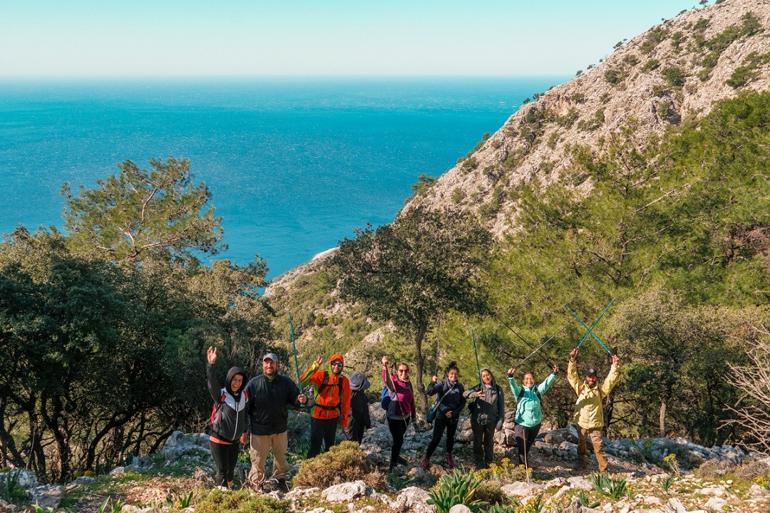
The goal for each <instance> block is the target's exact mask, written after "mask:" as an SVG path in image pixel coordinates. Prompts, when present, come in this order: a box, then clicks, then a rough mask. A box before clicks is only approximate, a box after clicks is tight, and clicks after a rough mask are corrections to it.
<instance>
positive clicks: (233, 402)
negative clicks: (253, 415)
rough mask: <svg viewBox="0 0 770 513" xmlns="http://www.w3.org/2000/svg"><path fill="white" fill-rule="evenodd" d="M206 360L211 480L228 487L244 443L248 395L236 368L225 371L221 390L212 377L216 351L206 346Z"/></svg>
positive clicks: (240, 371)
mask: <svg viewBox="0 0 770 513" xmlns="http://www.w3.org/2000/svg"><path fill="white" fill-rule="evenodd" d="M206 360H207V363H208V365H206V377H207V378H208V388H209V394H211V398H212V399H213V400H214V406H213V407H212V409H211V419H210V421H211V428H210V433H211V434H210V435H209V443H210V445H211V456H212V457H213V458H214V464H215V465H216V467H217V474H216V476H215V477H214V481H215V483H216V485H217V486H218V487H220V488H232V486H233V476H234V474H235V464H236V463H237V462H238V453H239V452H240V448H241V444H242V443H246V422H247V417H246V404H247V403H248V400H249V393H248V392H247V391H246V390H244V384H245V383H246V373H245V372H243V371H242V370H241V369H240V368H238V367H232V368H231V369H230V370H229V371H227V378H226V379H225V386H224V387H223V386H222V384H221V382H220V381H219V380H218V379H217V377H216V375H215V374H214V364H215V363H216V362H217V350H216V348H214V347H209V349H208V351H207V354H206Z"/></svg>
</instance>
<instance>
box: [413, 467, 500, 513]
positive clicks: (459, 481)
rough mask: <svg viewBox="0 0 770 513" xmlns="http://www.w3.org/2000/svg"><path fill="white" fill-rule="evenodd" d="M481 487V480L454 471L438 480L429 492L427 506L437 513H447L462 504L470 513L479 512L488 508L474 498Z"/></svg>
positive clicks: (472, 475)
mask: <svg viewBox="0 0 770 513" xmlns="http://www.w3.org/2000/svg"><path fill="white" fill-rule="evenodd" d="M480 485H481V479H479V478H478V477H476V476H475V475H474V474H473V473H467V474H466V473H464V472H462V471H461V470H455V471H454V472H452V473H451V474H447V475H445V476H443V477H442V478H441V479H439V482H438V483H437V484H436V486H435V487H434V488H433V490H431V492H430V494H429V495H430V498H429V499H428V504H432V505H434V506H436V512H437V513H449V510H450V509H451V508H452V506H455V505H457V504H463V505H465V506H468V507H469V508H470V509H471V511H474V512H480V511H481V510H482V508H485V507H487V506H488V504H487V503H485V502H484V501H481V500H478V499H476V498H475V497H474V495H475V494H476V491H477V490H478V489H479V486H480Z"/></svg>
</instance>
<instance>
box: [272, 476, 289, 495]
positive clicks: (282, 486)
mask: <svg viewBox="0 0 770 513" xmlns="http://www.w3.org/2000/svg"><path fill="white" fill-rule="evenodd" d="M277 481H278V482H277V483H276V485H275V488H276V490H278V491H279V492H282V493H288V492H289V483H287V482H286V480H285V479H278V480H277Z"/></svg>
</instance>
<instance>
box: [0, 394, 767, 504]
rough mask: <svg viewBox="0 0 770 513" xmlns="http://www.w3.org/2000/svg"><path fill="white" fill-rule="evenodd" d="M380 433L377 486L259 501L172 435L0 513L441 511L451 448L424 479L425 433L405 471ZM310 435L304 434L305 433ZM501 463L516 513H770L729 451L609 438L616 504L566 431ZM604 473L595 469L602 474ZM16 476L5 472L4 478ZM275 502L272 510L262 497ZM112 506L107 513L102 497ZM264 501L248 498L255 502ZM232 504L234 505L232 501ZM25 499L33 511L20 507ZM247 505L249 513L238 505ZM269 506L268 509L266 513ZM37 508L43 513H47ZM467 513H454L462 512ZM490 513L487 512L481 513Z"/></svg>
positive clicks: (297, 492) (763, 491)
mask: <svg viewBox="0 0 770 513" xmlns="http://www.w3.org/2000/svg"><path fill="white" fill-rule="evenodd" d="M372 414H373V422H374V426H373V428H372V429H371V430H369V431H368V433H367V435H366V438H365V440H364V443H363V444H362V447H361V448H362V449H363V451H364V452H365V453H366V457H367V458H368V459H369V461H370V462H371V463H372V464H373V466H374V467H376V469H377V470H375V471H374V473H373V475H374V476H375V478H374V479H373V480H372V479H365V480H355V481H345V482H340V483H336V484H333V485H330V486H329V484H330V483H328V482H324V480H325V479H326V478H325V477H323V476H320V475H319V477H318V486H313V487H301V486H296V487H294V488H293V489H292V490H291V491H290V492H289V493H287V494H282V493H280V492H270V493H269V494H260V495H261V496H262V497H258V496H257V494H255V493H254V492H252V491H247V490H244V491H241V492H222V491H218V490H214V489H213V487H212V483H211V478H210V476H211V474H212V473H213V468H212V463H211V459H210V455H209V452H208V440H207V437H206V436H205V435H203V434H188V435H185V434H182V433H174V434H173V435H172V436H171V437H170V438H169V439H168V441H167V442H166V444H165V446H164V448H163V449H162V450H161V451H160V452H159V453H158V454H155V455H150V456H148V457H145V458H141V459H139V458H135V459H134V461H132V462H130V463H129V464H128V465H127V466H125V467H118V468H116V469H113V470H112V472H110V474H108V475H102V476H81V477H78V478H77V479H75V480H74V481H72V482H71V483H69V484H67V485H64V486H62V485H39V484H38V482H37V479H36V478H35V477H34V475H33V474H32V473H30V472H27V471H21V472H20V473H19V474H18V481H17V483H16V484H17V486H18V487H19V488H20V489H23V490H25V492H26V495H27V497H26V499H22V500H17V503H16V504H13V503H9V502H7V501H5V500H3V501H0V513H4V512H9V513H10V512H20V511H34V509H33V508H32V507H31V506H29V504H35V503H37V504H39V505H40V507H41V508H43V509H42V511H78V512H81V511H82V512H97V511H110V512H113V513H116V512H118V511H122V512H124V513H138V512H142V513H155V512H178V511H185V512H201V513H212V512H217V511H222V512H224V511H265V512H267V511H270V512H273V511H275V512H281V511H286V512H288V511H298V512H299V511H301V512H313V513H327V512H342V511H350V512H354V511H370V512H375V511H377V512H382V513H384V512H393V513H397V512H398V513H406V512H416V513H421V512H433V511H435V508H434V506H432V505H430V504H428V498H429V492H430V490H431V489H432V488H434V487H435V486H437V482H438V481H439V480H440V478H441V476H443V475H446V474H448V473H449V472H450V470H449V469H448V468H447V467H446V466H445V453H444V452H443V445H442V446H440V448H439V449H438V450H437V452H436V455H435V456H434V458H433V460H434V464H433V466H432V468H431V469H430V471H428V472H426V471H424V470H422V469H421V468H419V467H418V466H417V462H418V461H419V459H420V457H421V455H422V452H423V451H424V448H425V446H426V445H427V443H428V440H429V439H430V431H429V430H428V429H426V428H427V426H424V425H422V426H417V429H415V427H410V428H409V432H408V434H407V441H406V443H405V446H404V456H405V457H406V459H407V460H408V461H409V465H407V466H399V467H398V468H397V471H396V472H395V473H393V474H391V475H386V474H385V470H386V468H387V460H388V457H389V448H390V435H389V433H388V430H387V426H386V425H385V424H384V418H383V415H382V410H380V409H379V406H378V405H372ZM462 422H463V425H462V426H461V429H460V430H458V436H457V439H458V443H457V445H456V451H455V452H456V455H457V456H458V458H457V459H458V460H459V462H460V465H461V469H462V470H463V471H465V472H472V471H473V467H472V461H473V457H472V456H473V455H472V450H471V446H470V443H469V442H470V435H471V433H470V427H469V423H468V421H467V419H463V421H462ZM306 423H307V418H306V416H304V415H294V416H293V417H292V428H291V429H292V434H293V436H292V438H293V439H294V440H295V441H297V442H298V443H294V444H292V445H293V451H290V460H291V461H292V463H293V464H295V465H299V464H301V462H302V455H301V453H302V452H304V450H305V448H306V443H305V440H304V436H306V433H307V431H306V427H305V426H306ZM303 433H305V435H304V436H303ZM497 440H498V444H497V451H498V452H499V457H500V462H499V463H498V464H497V465H495V467H494V468H493V469H491V470H488V471H486V472H484V473H481V474H478V475H479V477H480V478H481V479H482V480H483V481H484V482H485V486H491V487H493V488H494V489H497V490H499V492H498V493H500V495H501V496H504V497H506V500H508V501H511V504H513V505H514V506H516V508H515V509H513V510H510V511H518V512H522V513H524V512H526V513H541V512H542V513H545V512H554V513H555V512H564V513H567V512H571V513H579V512H584V513H591V512H594V511H601V512H604V513H612V512H616V513H631V512H645V513H685V512H696V511H704V512H716V511H731V512H746V513H749V512H751V513H766V512H768V511H770V458H768V457H766V456H762V455H757V454H753V455H750V454H746V453H744V452H743V451H741V450H740V449H737V448H734V447H729V446H724V447H711V448H706V447H702V446H699V445H695V444H692V443H689V442H687V441H686V440H675V439H665V438H656V439H644V440H635V439H614V440H606V447H607V453H608V455H609V461H610V469H609V472H610V475H611V476H612V478H613V479H614V480H615V481H616V482H620V481H621V480H622V481H625V483H624V486H621V488H623V489H622V490H621V492H622V493H616V494H615V497H616V498H613V497H612V494H610V493H608V491H607V490H604V491H601V490H599V489H598V488H597V486H596V485H595V483H594V476H593V475H592V473H593V472H595V470H591V469H590V468H589V470H587V471H582V472H578V471H576V470H574V466H575V460H576V456H577V450H576V441H577V439H576V433H575V432H574V430H572V429H558V430H552V431H548V432H545V433H542V434H541V435H540V437H539V438H538V441H537V442H536V444H535V449H534V450H533V453H532V457H531V462H530V463H531V467H532V471H531V474H530V477H529V479H526V474H525V472H524V469H523V468H522V467H516V466H515V465H512V464H510V462H509V460H507V459H505V458H506V456H507V455H509V454H511V453H510V449H511V448H510V446H509V445H508V442H511V441H512V422H511V419H510V418H508V419H506V423H505V426H504V428H503V429H502V430H500V431H499V432H498V434H497ZM247 468H248V458H247V456H246V454H245V453H244V454H243V459H242V460H241V462H240V463H239V472H240V473H241V475H243V473H244V472H245V471H246V469H247ZM594 468H595V467H594ZM7 478H8V473H6V474H0V482H6V481H5V480H6V479H7ZM268 495H269V496H270V497H272V498H273V499H275V500H274V502H271V503H270V504H269V505H268V506H269V507H268V506H265V504H263V503H262V502H259V501H263V500H272V499H265V498H264V497H265V496H268ZM107 499H110V503H109V504H107V507H106V508H103V509H102V510H100V507H103V505H104V504H105V501H106V500H107ZM250 500H251V501H257V502H251V503H250V502H248V501H250ZM228 501H229V502H228ZM24 502H26V504H27V505H24V504H23V503H24ZM239 508H240V509H239ZM260 508H262V509H260ZM38 511H40V510H38ZM457 511H464V510H462V508H460V509H459V510H458V508H455V511H454V512H453V513H457ZM482 511H484V510H482Z"/></svg>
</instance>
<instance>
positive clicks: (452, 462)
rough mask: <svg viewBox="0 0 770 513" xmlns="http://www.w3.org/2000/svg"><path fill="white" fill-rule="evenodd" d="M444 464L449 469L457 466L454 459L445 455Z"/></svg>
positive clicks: (449, 455)
mask: <svg viewBox="0 0 770 513" xmlns="http://www.w3.org/2000/svg"><path fill="white" fill-rule="evenodd" d="M446 464H447V467H449V468H455V467H456V466H457V464H456V463H455V459H454V458H453V457H452V455H451V454H447V455H446Z"/></svg>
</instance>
